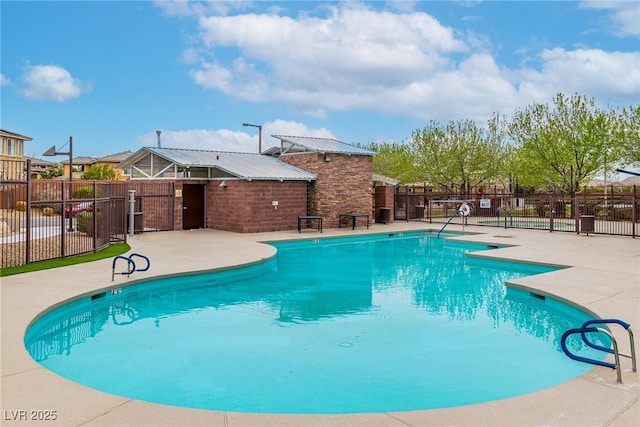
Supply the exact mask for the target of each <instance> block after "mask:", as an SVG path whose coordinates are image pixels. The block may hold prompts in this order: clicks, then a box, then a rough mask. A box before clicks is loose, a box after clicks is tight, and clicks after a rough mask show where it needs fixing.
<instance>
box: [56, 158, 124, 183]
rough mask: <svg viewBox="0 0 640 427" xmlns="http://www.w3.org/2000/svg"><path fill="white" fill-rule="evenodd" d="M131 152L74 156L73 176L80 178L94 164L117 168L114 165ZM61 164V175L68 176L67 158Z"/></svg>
mask: <svg viewBox="0 0 640 427" xmlns="http://www.w3.org/2000/svg"><path fill="white" fill-rule="evenodd" d="M132 154H133V151H122V152H120V153H116V154H110V155H108V156H104V157H75V158H74V159H73V178H74V179H80V178H81V177H82V174H83V173H85V172H86V171H88V170H89V169H91V167H92V166H95V165H111V166H113V167H114V168H116V170H118V168H117V167H116V166H117V165H118V164H119V163H120V162H122V161H123V160H125V159H126V158H127V157H129V156H131V155H132ZM61 164H62V167H63V169H64V173H63V177H68V176H69V160H65V161H63V162H61ZM119 172H120V173H122V170H119Z"/></svg>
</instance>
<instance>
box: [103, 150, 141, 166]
mask: <svg viewBox="0 0 640 427" xmlns="http://www.w3.org/2000/svg"><path fill="white" fill-rule="evenodd" d="M132 154H133V151H130V150H127V151H121V152H119V153H115V154H109V155H108V156H104V157H98V159H97V161H98V162H100V163H102V162H104V163H120V162H121V161H123V160H125V159H126V158H127V157H129V156H130V155H132Z"/></svg>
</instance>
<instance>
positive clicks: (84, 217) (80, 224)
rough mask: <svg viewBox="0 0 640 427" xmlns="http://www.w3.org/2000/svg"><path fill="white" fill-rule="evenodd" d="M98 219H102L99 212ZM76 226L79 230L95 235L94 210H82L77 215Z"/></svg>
mask: <svg viewBox="0 0 640 427" xmlns="http://www.w3.org/2000/svg"><path fill="white" fill-rule="evenodd" d="M97 220H98V222H99V221H100V213H99V212H98V218H97ZM76 227H77V230H78V231H79V232H81V233H86V234H88V235H89V236H93V212H81V213H79V214H78V215H76Z"/></svg>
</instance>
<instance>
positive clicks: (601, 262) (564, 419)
mask: <svg viewBox="0 0 640 427" xmlns="http://www.w3.org/2000/svg"><path fill="white" fill-rule="evenodd" d="M440 226H441V225H438V224H431V225H430V224H427V223H421V222H409V223H407V222H396V223H393V224H373V225H372V226H371V228H370V229H368V230H367V229H365V228H364V227H363V228H357V229H356V230H355V231H352V230H351V228H340V229H325V230H324V233H322V234H320V233H318V232H317V231H316V230H314V229H308V230H304V231H303V232H302V233H300V234H299V233H298V232H297V231H286V232H272V233H256V234H235V233H228V232H223V231H216V230H194V231H172V232H159V233H143V234H139V235H135V236H133V237H131V238H129V241H128V243H129V244H130V245H131V249H132V252H137V253H140V254H144V255H146V256H148V257H149V258H150V259H151V268H150V270H149V271H147V272H137V273H135V274H133V275H132V276H131V277H130V278H127V277H126V276H116V277H115V280H114V281H113V282H112V281H111V265H112V259H105V260H101V261H95V262H92V263H87V264H80V265H76V266H70V267H63V268H58V269H54V270H44V271H38V272H33V273H26V274H21V275H15V276H8V277H3V278H2V279H1V280H2V284H1V288H0V289H1V294H0V296H1V300H2V301H1V308H2V315H1V322H2V323H1V324H0V328H1V331H2V338H1V344H2V346H1V348H2V350H1V357H2V361H1V368H2V371H1V374H2V377H1V380H0V386H1V388H0V396H1V397H0V399H1V402H0V406H1V409H2V412H1V416H2V418H1V424H2V425H3V426H5V425H6V426H13V425H15V426H30V425H39V426H42V425H59V426H221V427H222V426H292V427H293V426H296V427H298V426H305V427H306V426H311V427H313V426H405V427H406V426H541V425H544V426H614V427H622V426H637V425H638V424H639V423H640V375H639V374H638V373H637V372H636V373H634V372H632V371H631V361H630V360H629V359H627V358H621V366H622V381H623V382H622V383H621V384H620V383H617V382H616V373H615V370H613V369H609V368H605V367H594V368H593V369H591V370H589V371H588V372H587V373H586V374H584V375H582V376H580V377H578V378H575V379H573V380H570V381H568V382H565V383H563V384H560V385H558V386H556V387H552V388H550V389H546V390H543V391H539V392H535V393H531V394H527V395H523V396H518V397H513V398H509V399H504V400H498V401H492V402H488V403H483V404H477V405H468V406H461V407H454V408H448V409H434V410H425V411H411V412H392V413H379V414H353V415H273V414H247V413H236V412H222V411H205V410H194V409H186V408H179V407H172V406H164V405H157V404H152V403H147V402H143V401H137V400H132V399H128V398H124V397H119V396H114V395H110V394H106V393H103V392H100V391H96V390H93V389H90V388H87V387H84V386H81V385H78V384H76V383H73V382H71V381H68V380H66V379H64V378H61V377H59V376H58V375H56V374H54V373H52V372H50V371H48V370H47V369H45V368H43V367H42V366H40V365H39V364H37V363H36V362H35V361H34V360H33V359H31V357H30V356H29V354H28V353H27V351H26V349H25V348H24V344H23V339H24V334H25V331H26V329H27V328H28V326H29V324H30V323H31V322H32V321H33V320H34V318H36V317H37V316H38V315H39V314H40V313H42V312H43V311H46V310H47V309H49V308H50V307H52V306H55V305H58V304H60V303H61V302H63V301H65V300H68V299H71V298H73V297H76V296H78V295H83V294H84V295H90V294H93V293H95V292H96V291H97V290H101V289H108V288H117V287H121V286H123V285H125V284H130V283H133V282H135V281H138V280H140V279H144V278H148V277H153V276H164V275H172V274H176V273H180V272H188V271H198V270H210V269H215V268H222V267H228V266H234V265H241V264H246V263H250V262H258V261H260V260H263V259H266V258H269V257H271V256H273V255H274V254H275V250H274V249H273V248H272V247H271V246H269V245H265V244H262V243H259V242H261V241H269V240H288V239H300V238H314V239H315V238H323V237H332V236H353V235H355V234H363V233H389V232H402V231H419V230H436V231H437V230H438V229H439V228H440ZM447 231H463V230H462V228H461V227H460V226H459V225H454V224H451V225H449V226H448V227H447ZM464 231H465V232H467V233H471V234H467V235H466V236H463V237H456V239H461V240H466V241H473V242H482V243H488V244H492V245H500V246H510V247H503V248H501V249H495V250H489V251H485V252H483V253H482V256H490V257H492V258H500V259H512V260H523V261H529V262H536V263H548V264H554V265H563V266H571V267H572V268H567V269H563V270H559V271H556V272H553V273H549V274H543V275H539V276H531V277H528V278H523V279H520V280H518V281H516V282H515V283H514V285H515V286H521V287H528V288H531V289H535V290H537V293H540V294H548V295H554V296H556V297H559V298H561V299H565V300H567V301H571V302H573V303H575V304H578V305H580V306H582V307H584V308H586V309H588V310H590V311H592V312H593V313H595V314H596V315H597V316H599V317H601V318H610V317H613V318H618V319H622V320H624V321H626V322H628V323H630V324H631V328H632V329H633V330H634V332H635V333H636V347H637V348H638V349H637V351H640V345H638V338H637V336H638V335H639V334H640V332H639V330H640V328H639V327H638V325H640V241H639V240H638V239H632V238H630V237H615V236H602V235H593V234H592V235H589V236H585V235H577V234H575V233H565V232H554V233H549V232H547V231H539V230H517V229H504V228H489V227H473V226H468V227H466V228H465V230H464ZM447 238H448V236H447ZM611 329H612V332H613V333H614V335H615V336H616V338H617V340H618V344H619V347H620V350H621V352H623V353H628V352H629V344H628V336H627V334H626V332H625V331H624V330H623V329H622V328H619V327H616V326H615V325H614V326H612V328H611ZM500 357H505V355H496V369H499V368H500ZM576 363H578V362H576ZM436 368H437V367H436ZM96 369H101V370H103V371H104V373H105V375H109V367H108V366H103V364H102V363H101V362H100V360H96ZM523 369H526V366H523ZM469 381H473V378H469ZM32 411H33V413H32ZM38 411H39V412H38ZM46 411H55V418H56V419H55V420H49V421H44V420H35V419H32V415H46V414H47V412H46ZM49 414H51V412H49Z"/></svg>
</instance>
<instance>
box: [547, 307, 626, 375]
mask: <svg viewBox="0 0 640 427" xmlns="http://www.w3.org/2000/svg"><path fill="white" fill-rule="evenodd" d="M607 324H617V325H620V326H622V327H623V328H624V329H626V330H627V333H628V334H629V343H630V344H629V345H630V354H623V353H620V352H619V351H618V342H617V341H616V339H615V338H614V336H613V335H612V334H611V332H609V331H608V330H606V329H604V328H599V327H596V326H592V325H607ZM588 333H602V334H605V335H607V336H608V337H609V339H610V340H611V344H612V346H613V348H610V347H604V346H601V345H598V344H595V343H593V342H591V341H590V340H589V338H588V336H587V334H588ZM574 334H580V337H581V338H582V341H583V342H584V343H585V344H586V345H588V346H589V347H591V348H593V349H595V350H599V351H604V352H606V353H610V354H613V356H614V359H615V363H611V362H605V361H603V360H596V359H591V358H588V357H583V356H578V355H577V354H573V353H572V352H571V351H570V350H569V349H568V348H567V338H568V337H569V336H571V335H574ZM560 346H561V347H562V351H563V352H564V354H566V355H567V356H569V357H570V358H571V359H573V360H577V361H579V362H585V363H591V364H592V365H599V366H605V367H607V368H612V369H615V370H616V374H617V380H618V382H619V383H621V382H622V372H621V370H620V356H623V357H628V358H630V359H631V369H632V371H633V372H637V365H636V350H635V345H634V339H633V332H632V331H631V325H630V324H629V323H627V322H624V321H622V320H619V319H592V320H587V321H586V322H584V323H583V324H582V326H581V327H580V328H573V329H569V330H567V331H566V332H565V333H564V334H562V338H561V339H560Z"/></svg>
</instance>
